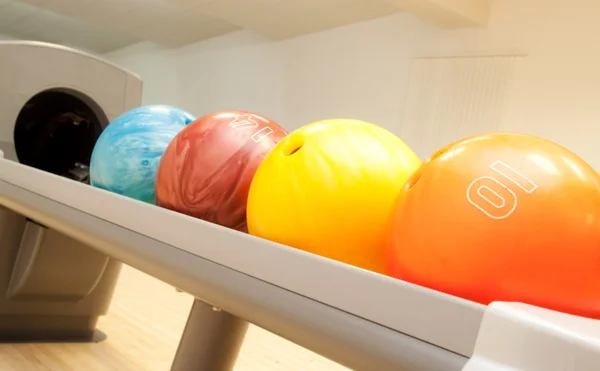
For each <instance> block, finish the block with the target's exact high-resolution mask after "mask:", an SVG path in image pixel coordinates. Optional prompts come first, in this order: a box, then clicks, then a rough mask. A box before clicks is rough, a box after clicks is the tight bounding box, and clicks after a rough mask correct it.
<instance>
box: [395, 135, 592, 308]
mask: <svg viewBox="0 0 600 371" xmlns="http://www.w3.org/2000/svg"><path fill="white" fill-rule="evenodd" d="M388 232H389V235H388V240H387V242H388V244H389V248H390V250H389V251H390V254H391V255H390V261H389V263H390V264H389V271H388V273H389V274H390V275H391V276H393V277H397V278H400V279H402V280H405V281H409V282H412V283H415V284H418V285H421V286H425V287H429V288H432V289H435V290H438V291H443V292H446V293H449V294H452V295H455V296H459V297H462V298H466V299H469V300H471V301H475V302H479V303H482V304H489V303H491V302H493V301H517V302H524V303H528V304H531V305H536V306H540V307H545V308H548V309H553V310H558V311H562V312H567V313H572V314H577V315H582V316H590V317H596V318H600V295H599V293H600V176H599V175H598V173H596V171H594V169H592V167H590V166H589V165H588V164H587V163H586V162H584V161H583V160H582V159H581V158H579V157H578V156H577V155H575V154H573V153H572V152H571V151H569V150H567V149H566V148H563V147H561V146H560V145H558V144H556V143H553V142H550V141H548V140H545V139H541V138H538V137H534V136H529V135H520V134H504V133H499V134H489V135H480V136H475V137H470V138H466V139H463V140H460V141H458V142H455V143H452V144H450V145H448V146H447V147H445V148H443V149H441V150H440V151H438V152H436V153H435V154H434V155H433V156H432V157H431V158H429V159H428V160H427V161H426V162H424V163H423V165H422V166H421V167H420V168H419V170H418V171H417V172H415V173H414V174H413V176H412V177H411V179H409V181H408V182H407V183H406V186H405V187H404V188H403V189H402V191H401V192H400V194H399V196H398V199H397V204H396V207H395V211H394V214H393V216H392V217H391V221H390V224H389V231H388Z"/></svg>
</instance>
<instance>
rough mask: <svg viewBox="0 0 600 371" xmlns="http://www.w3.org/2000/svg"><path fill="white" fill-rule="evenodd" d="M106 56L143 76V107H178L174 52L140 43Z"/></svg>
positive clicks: (150, 44)
mask: <svg viewBox="0 0 600 371" xmlns="http://www.w3.org/2000/svg"><path fill="white" fill-rule="evenodd" d="M104 57H105V58H107V59H109V60H112V61H116V62H117V63H118V64H119V65H120V66H122V67H124V68H126V69H128V70H131V71H132V72H134V73H136V74H138V75H140V77H141V78H142V80H143V82H144V94H143V97H142V103H143V104H172V105H178V104H179V101H178V86H177V83H178V81H177V62H176V61H177V59H176V54H175V51H173V50H169V49H165V48H163V47H161V46H158V45H154V44H152V43H140V44H136V45H133V46H130V47H127V48H123V49H120V50H117V51H114V52H111V53H108V54H105V55H104Z"/></svg>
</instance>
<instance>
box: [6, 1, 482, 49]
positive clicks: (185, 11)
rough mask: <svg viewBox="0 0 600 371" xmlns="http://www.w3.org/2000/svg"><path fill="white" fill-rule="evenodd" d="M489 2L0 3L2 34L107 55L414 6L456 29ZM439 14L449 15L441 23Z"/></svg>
mask: <svg viewBox="0 0 600 371" xmlns="http://www.w3.org/2000/svg"><path fill="white" fill-rule="evenodd" d="M488 1H489V0H461V1H456V0H416V2H415V0H0V33H4V34H8V35H10V36H13V37H15V38H22V39H33V40H41V41H48V42H54V43H61V44H65V45H71V46H75V47H80V48H83V49H86V50H90V51H93V52H96V53H105V52H108V51H111V50H114V49H118V48H121V47H124V46H127V45H131V44H134V43H137V42H140V41H152V42H155V43H157V44H160V45H163V46H166V47H180V46H183V45H187V44H190V43H194V42H198V41H201V40H205V39H209V38H211V37H215V36H218V35H222V34H225V33H229V32H232V31H235V30H239V29H250V30H253V31H255V32H257V33H259V34H262V35H263V36H265V37H267V38H270V39H274V40H280V39H285V38H290V37H294V36H300V35H304V34H308V33H312V32H317V31H322V30H326V29H330V28H334V27H339V26H343V25H347V24H351V23H355V22H359V21H363V20H368V19H373V18H377V17H381V16H386V15H390V14H393V13H396V12H399V11H413V12H414V13H416V14H418V15H419V16H421V17H424V18H428V17H429V18H431V20H432V21H434V22H436V23H438V24H440V25H442V26H457V25H456V24H449V23H448V19H450V18H451V19H452V20H454V21H456V20H458V26H460V25H462V23H464V25H469V24H468V22H462V21H463V20H464V18H465V14H467V18H468V17H469V16H471V18H473V17H472V14H474V9H475V10H477V11H479V13H477V14H476V16H480V17H481V16H482V14H483V13H481V11H482V9H483V12H484V13H485V14H483V16H484V17H486V16H487V8H486V6H483V7H482V6H481V4H487V3H488ZM445 2H449V3H451V5H452V7H449V5H448V4H444V3H445ZM425 3H426V4H427V6H425V7H423V6H422V4H425ZM457 3H459V4H460V5H458V6H460V7H465V4H468V9H467V10H468V11H464V9H458V10H459V12H457V11H456V7H457V5H456V4H457ZM415 4H419V5H415ZM471 4H477V7H475V6H471ZM476 8H477V9H476ZM449 9H450V10H452V12H450V13H451V14H450V13H449V12H448V10H449ZM480 13H481V14H480ZM440 15H441V17H442V18H443V17H446V18H445V19H443V21H440ZM457 15H458V17H457ZM448 16H450V18H448ZM471 20H472V19H471ZM479 21H481V19H480V20H479ZM444 22H445V23H444ZM454 23H456V22H454ZM471 23H473V22H471ZM477 23H481V22H477V21H476V22H475V24H477ZM471 25H472V24H471Z"/></svg>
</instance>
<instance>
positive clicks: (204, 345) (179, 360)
mask: <svg viewBox="0 0 600 371" xmlns="http://www.w3.org/2000/svg"><path fill="white" fill-rule="evenodd" d="M247 329H248V323H247V322H246V321H244V320H242V319H240V318H238V317H235V316H233V315H231V314H229V313H227V312H224V311H222V310H220V309H217V308H214V307H213V306H212V305H209V304H206V303H204V302H202V301H200V300H198V299H196V300H195V301H194V305H193V306H192V310H191V311H190V316H189V317H188V320H187V324H186V325H185V330H184V332H183V336H182V337H181V341H180V342H179V348H178V349H177V353H176V354H175V360H174V361H173V365H172V366H171V371H232V370H233V368H234V367H235V362H236V359H237V356H238V353H239V351H240V348H241V347H242V343H243V342H244V336H245V335H246V330H247Z"/></svg>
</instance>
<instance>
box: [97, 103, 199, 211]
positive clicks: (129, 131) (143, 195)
mask: <svg viewBox="0 0 600 371" xmlns="http://www.w3.org/2000/svg"><path fill="white" fill-rule="evenodd" d="M194 119H195V117H194V116H192V115H191V114H189V113H188V112H185V111H183V110H181V109H179V108H175V107H171V106H166V105H148V106H142V107H139V108H135V109H132V110H130V111H127V112H125V113H123V114H122V115H120V116H119V117H117V118H116V119H115V120H114V121H112V122H111V123H110V125H108V126H107V127H106V129H104V131H103V132H102V134H101V135H100V137H99V138H98V141H97V142H96V144H95V146H94V150H93V152H92V158H91V162H90V184H91V185H92V186H94V187H98V188H102V189H105V190H108V191H111V192H114V193H118V194H120V195H124V196H128V197H131V198H134V199H136V200H140V201H144V202H147V203H150V204H154V202H155V197H154V181H155V178H156V171H157V168H158V163H159V160H160V158H161V156H162V154H163V152H164V150H165V149H166V148H167V145H168V144H169V143H170V142H171V140H172V139H173V138H174V137H175V135H176V134H177V133H178V132H179V131H180V130H181V129H183V128H184V127H185V126H186V125H187V124H189V123H190V122H192V121H193V120H194Z"/></svg>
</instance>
